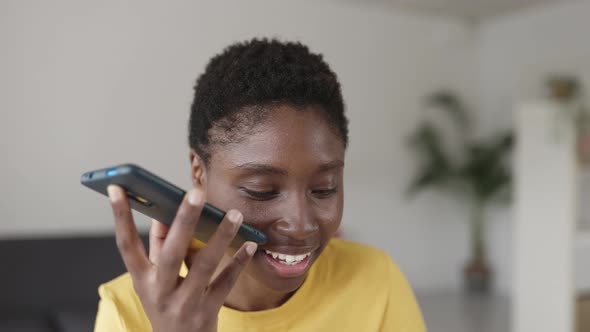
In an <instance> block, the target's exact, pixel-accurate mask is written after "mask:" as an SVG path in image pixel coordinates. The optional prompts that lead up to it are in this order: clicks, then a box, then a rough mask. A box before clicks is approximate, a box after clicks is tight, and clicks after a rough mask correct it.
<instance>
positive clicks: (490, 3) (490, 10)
mask: <svg viewBox="0 0 590 332" xmlns="http://www.w3.org/2000/svg"><path fill="white" fill-rule="evenodd" d="M343 1H349V2H357V3H358V2H363V3H364V4H374V5H385V6H390V7H393V8H402V9H407V10H414V11H420V12H425V13H429V14H437V15H443V16H454V17H460V18H464V19H469V20H474V21H479V20H482V19H485V18H489V17H492V16H497V15H501V14H506V13H509V12H512V11H517V10H522V9H526V8H531V7H534V6H538V5H543V4H550V3H563V2H572V1H575V0H343Z"/></svg>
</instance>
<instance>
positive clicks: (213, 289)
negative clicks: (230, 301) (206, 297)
mask: <svg viewBox="0 0 590 332" xmlns="http://www.w3.org/2000/svg"><path fill="white" fill-rule="evenodd" d="M257 248H258V245H257V244H256V243H254V242H249V241H248V242H246V243H244V244H243V245H242V247H241V248H240V250H238V251H237V252H236V254H235V255H234V257H233V258H232V260H231V262H230V263H229V265H228V266H227V267H226V268H225V269H224V270H223V271H222V272H221V273H220V274H219V276H217V278H215V280H213V282H212V283H211V285H210V286H209V294H210V301H211V302H212V304H213V305H214V306H215V308H217V307H221V306H222V305H223V303H224V302H225V298H226V297H227V295H228V294H229V292H230V291H231V289H232V288H233V287H234V285H235V284H236V281H237V280H238V277H239V276H240V274H241V273H242V271H243V270H244V268H245V267H246V266H247V265H248V263H250V261H251V260H252V257H253V256H254V253H256V249H257Z"/></svg>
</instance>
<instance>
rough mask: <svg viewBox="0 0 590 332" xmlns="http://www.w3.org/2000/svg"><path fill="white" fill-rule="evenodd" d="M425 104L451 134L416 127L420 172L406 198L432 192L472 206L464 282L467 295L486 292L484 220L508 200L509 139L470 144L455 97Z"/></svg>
mask: <svg viewBox="0 0 590 332" xmlns="http://www.w3.org/2000/svg"><path fill="white" fill-rule="evenodd" d="M426 104H427V106H428V107H429V109H431V110H434V111H435V112H438V113H439V118H440V116H441V115H442V117H444V118H445V119H447V120H449V121H448V122H450V123H452V124H453V126H454V127H455V128H454V130H455V132H449V130H447V132H446V133H445V131H444V130H443V128H441V126H440V125H439V124H440V123H435V122H433V121H429V120H424V121H423V122H421V123H420V124H419V126H418V127H417V128H416V130H415V131H414V133H413V134H412V135H411V137H410V139H409V146H410V148H411V150H412V151H413V153H414V155H415V157H416V159H417V160H418V167H417V172H416V174H415V176H414V178H413V179H412V181H411V182H410V184H409V187H408V194H409V195H410V196H411V195H414V194H416V193H418V192H420V191H423V190H426V189H434V188H436V189H440V190H443V191H447V192H450V193H452V194H454V195H455V196H456V197H458V198H460V199H461V200H462V201H463V202H466V203H467V204H468V206H470V209H471V217H470V219H469V221H470V223H469V226H470V237H471V238H470V240H471V253H470V254H471V256H470V259H469V261H468V262H467V263H466V265H465V269H464V271H463V272H464V282H465V286H466V288H467V290H469V291H471V292H487V291H489V290H490V288H491V279H492V269H491V267H490V263H489V259H488V256H487V252H486V236H485V222H486V218H485V215H486V209H487V207H488V206H489V205H490V204H492V203H493V202H494V201H502V200H504V201H506V200H507V199H509V198H510V192H511V184H512V175H511V173H512V172H511V168H510V165H509V161H510V156H511V152H512V147H513V142H514V138H513V134H512V131H509V130H507V131H504V132H499V133H496V134H495V135H493V136H492V137H490V138H487V139H477V140H475V139H472V138H470V137H469V131H470V128H471V126H470V123H471V122H470V117H469V114H468V112H467V111H466V108H465V107H464V105H463V103H462V102H461V101H460V99H459V98H458V97H456V96H455V95H454V94H453V93H449V92H439V93H436V94H433V95H432V96H430V97H428V98H427V99H426ZM439 122H440V121H439ZM451 131H452V130H451ZM445 134H446V135H445ZM453 135H454V137H455V139H454V140H453V141H452V142H451V143H452V144H451V145H449V139H448V136H453Z"/></svg>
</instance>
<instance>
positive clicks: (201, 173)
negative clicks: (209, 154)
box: [189, 149, 207, 190]
mask: <svg viewBox="0 0 590 332" xmlns="http://www.w3.org/2000/svg"><path fill="white" fill-rule="evenodd" d="M189 160H190V162H191V180H192V182H193V187H198V188H201V189H203V190H206V189H207V174H206V169H205V163H204V162H203V160H202V159H201V157H200V156H199V155H198V154H197V153H196V152H195V151H194V150H192V149H191V151H190V154H189Z"/></svg>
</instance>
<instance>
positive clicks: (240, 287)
mask: <svg viewBox="0 0 590 332" xmlns="http://www.w3.org/2000/svg"><path fill="white" fill-rule="evenodd" d="M229 261H230V258H229V257H227V256H226V257H224V258H223V259H222V261H221V263H220V264H219V267H218V268H217V271H216V273H215V275H216V276H217V275H219V273H220V272H221V271H222V270H223V269H224V268H225V267H226V266H227V265H228V264H229ZM293 293H294V292H292V293H280V292H276V291H274V290H272V289H269V288H268V287H266V286H264V285H263V284H261V283H260V282H258V280H256V279H254V278H252V277H251V276H250V275H248V274H247V273H246V272H245V271H243V272H242V273H241V274H240V276H239V277H238V280H237V281H236V283H235V284H234V287H233V288H232V290H231V291H230V293H229V294H228V296H227V297H226V298H225V302H224V305H225V306H226V307H229V308H232V309H235V310H239V311H261V310H268V309H272V308H276V307H279V306H280V305H282V304H283V303H285V302H286V301H287V300H288V299H289V298H291V296H292V295H293Z"/></svg>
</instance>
